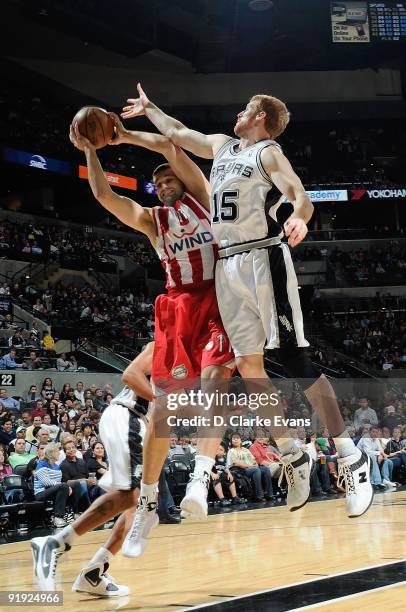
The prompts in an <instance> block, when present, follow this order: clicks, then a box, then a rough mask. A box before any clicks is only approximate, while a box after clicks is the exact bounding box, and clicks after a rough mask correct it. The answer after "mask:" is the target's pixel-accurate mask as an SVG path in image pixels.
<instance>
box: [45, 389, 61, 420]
mask: <svg viewBox="0 0 406 612" xmlns="http://www.w3.org/2000/svg"><path fill="white" fill-rule="evenodd" d="M55 395H56V394H55ZM58 410H59V406H58V402H57V401H56V400H55V396H54V399H53V400H51V401H50V402H49V406H48V408H47V413H48V416H49V417H50V419H51V424H52V425H58V414H59V412H58Z"/></svg>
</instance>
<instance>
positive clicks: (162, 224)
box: [152, 193, 218, 290]
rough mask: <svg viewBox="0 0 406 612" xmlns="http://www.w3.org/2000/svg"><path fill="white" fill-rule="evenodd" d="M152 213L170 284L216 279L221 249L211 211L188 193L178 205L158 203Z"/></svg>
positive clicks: (172, 286)
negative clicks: (218, 247)
mask: <svg viewBox="0 0 406 612" xmlns="http://www.w3.org/2000/svg"><path fill="white" fill-rule="evenodd" d="M152 215H153V219H154V223H155V228H156V231H157V243H156V247H155V250H156V252H157V254H158V257H159V259H160V260H161V263H162V266H163V268H164V270H165V274H166V288H167V289H168V290H170V289H182V288H184V287H188V286H189V287H190V286H193V287H197V286H199V285H200V284H202V283H204V284H207V281H212V282H213V283H214V267H215V263H216V260H217V250H218V249H217V244H215V242H214V238H213V234H212V232H211V227H210V214H209V212H208V211H207V210H206V209H205V208H204V207H203V206H202V205H201V204H199V202H197V200H195V199H194V198H193V197H192V196H191V195H190V194H188V193H185V194H184V196H183V198H182V200H178V201H177V202H176V203H175V205H174V206H155V207H154V208H153V209H152Z"/></svg>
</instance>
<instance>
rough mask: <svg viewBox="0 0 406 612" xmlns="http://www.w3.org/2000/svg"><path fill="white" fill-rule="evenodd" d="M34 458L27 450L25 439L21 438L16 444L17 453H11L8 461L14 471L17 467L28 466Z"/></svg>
mask: <svg viewBox="0 0 406 612" xmlns="http://www.w3.org/2000/svg"><path fill="white" fill-rule="evenodd" d="M32 458H33V455H32V454H31V453H27V452H26V450H25V440H24V438H19V439H18V440H16V442H15V451H14V453H11V455H10V457H9V459H8V461H9V463H10V465H11V467H12V468H13V470H14V469H15V467H16V466H17V465H27V463H28V462H29V461H30V460H31V459H32Z"/></svg>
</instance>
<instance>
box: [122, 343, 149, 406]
mask: <svg viewBox="0 0 406 612" xmlns="http://www.w3.org/2000/svg"><path fill="white" fill-rule="evenodd" d="M153 354H154V342H149V343H148V344H147V346H146V347H145V349H144V350H143V351H142V352H141V353H140V354H139V355H137V357H136V358H135V359H134V361H132V362H131V363H130V365H129V366H128V367H127V368H126V369H125V370H124V372H123V376H122V377H121V380H122V381H123V383H124V384H125V385H128V386H129V387H131V389H132V390H133V391H134V393H135V394H136V395H137V396H139V397H143V398H144V399H146V400H148V401H149V402H152V400H153V393H152V387H151V384H150V382H149V380H148V378H147V376H148V375H149V374H151V370H152V356H153Z"/></svg>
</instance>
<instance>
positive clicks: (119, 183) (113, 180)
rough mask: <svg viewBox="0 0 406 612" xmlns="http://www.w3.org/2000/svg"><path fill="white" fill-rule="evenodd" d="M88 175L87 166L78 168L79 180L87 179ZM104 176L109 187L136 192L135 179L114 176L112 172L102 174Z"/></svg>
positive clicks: (119, 175) (118, 175)
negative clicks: (113, 186)
mask: <svg viewBox="0 0 406 612" xmlns="http://www.w3.org/2000/svg"><path fill="white" fill-rule="evenodd" d="M88 176H89V173H88V171H87V166H79V178H82V179H87V178H88ZM104 176H105V177H106V179H107V181H108V182H109V183H110V184H111V185H115V186H116V187H122V188H123V189H131V190H132V191H137V179H136V178H132V177H131V176H124V175H123V174H114V172H104Z"/></svg>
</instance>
